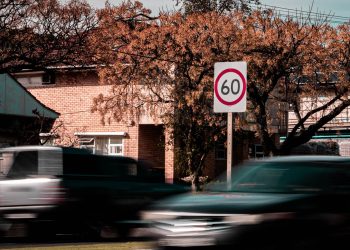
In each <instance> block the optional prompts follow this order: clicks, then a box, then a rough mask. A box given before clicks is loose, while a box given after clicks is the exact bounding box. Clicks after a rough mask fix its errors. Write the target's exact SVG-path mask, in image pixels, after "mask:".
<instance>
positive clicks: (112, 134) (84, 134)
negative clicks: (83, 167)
mask: <svg viewBox="0 0 350 250" xmlns="http://www.w3.org/2000/svg"><path fill="white" fill-rule="evenodd" d="M75 135H76V136H78V137H79V138H80V139H81V140H83V139H88V140H89V139H91V140H93V145H92V144H91V145H80V148H91V149H92V152H93V154H96V139H97V138H101V137H105V138H106V139H108V140H107V143H108V144H107V155H115V156H123V155H124V137H125V136H126V132H81V133H75ZM115 138H119V139H121V143H111V139H115ZM113 146H117V147H118V146H120V147H121V153H119V154H118V153H117V154H112V153H111V147H113Z"/></svg>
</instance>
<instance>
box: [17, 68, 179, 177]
mask: <svg viewBox="0 0 350 250" xmlns="http://www.w3.org/2000/svg"><path fill="white" fill-rule="evenodd" d="M14 77H16V78H17V80H18V81H19V82H20V83H22V85H23V86H24V87H25V88H26V89H27V90H28V91H29V92H30V93H31V94H32V95H33V96H35V97H36V98H37V99H38V100H40V101H41V102H42V103H44V104H45V105H46V106H48V107H50V108H52V109H54V110H56V111H57V112H59V113H60V116H59V118H58V119H57V120H56V123H55V125H54V126H53V128H52V130H51V133H43V134H41V136H42V138H43V139H45V137H49V136H50V137H51V138H53V139H52V140H51V143H60V144H63V145H66V146H78V147H82V148H87V149H89V150H91V151H92V152H94V153H96V154H109V155H125V156H130V157H134V158H137V159H142V160H145V161H147V162H148V163H149V164H151V165H153V166H154V167H156V168H158V169H159V170H161V171H164V172H165V179H166V181H168V182H172V180H173V169H174V167H173V163H174V155H173V150H171V149H170V150H165V144H166V142H167V140H168V138H169V137H168V134H167V133H166V132H165V131H164V127H163V125H161V124H160V125H156V124H155V123H154V122H152V120H151V119H142V122H138V121H128V122H127V123H117V122H115V121H111V122H110V123H106V124H104V125H103V124H102V123H101V116H100V114H98V113H92V112H91V107H92V105H93V98H94V97H96V96H97V95H98V94H100V93H102V94H106V93H107V92H108V91H109V90H110V88H111V86H108V85H100V84H99V81H98V75H97V73H96V70H95V69H93V68H90V69H89V68H85V69H79V70H69V71H64V70H59V71H57V70H56V71H52V72H47V71H45V72H44V71H26V72H21V73H16V74H14ZM58 135H60V136H61V137H57V136H58Z"/></svg>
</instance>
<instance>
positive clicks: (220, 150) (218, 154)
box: [215, 143, 227, 160]
mask: <svg viewBox="0 0 350 250" xmlns="http://www.w3.org/2000/svg"><path fill="white" fill-rule="evenodd" d="M226 159H227V148H226V147H225V144H224V143H218V144H216V145H215V160H226Z"/></svg>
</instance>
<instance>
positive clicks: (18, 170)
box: [7, 151, 38, 178]
mask: <svg viewBox="0 0 350 250" xmlns="http://www.w3.org/2000/svg"><path fill="white" fill-rule="evenodd" d="M37 174H38V152H37V151H23V152H15V153H14V154H13V162H12V165H11V166H10V169H9V171H8V173H7V177H8V178H25V177H28V176H29V175H37Z"/></svg>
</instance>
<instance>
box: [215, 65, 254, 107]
mask: <svg viewBox="0 0 350 250" xmlns="http://www.w3.org/2000/svg"><path fill="white" fill-rule="evenodd" d="M246 74H247V64H246V62H224V63H215V67H214V75H215V81H214V112H221V113H223V112H244V111H245V110H246V92H247V80H246Z"/></svg>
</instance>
